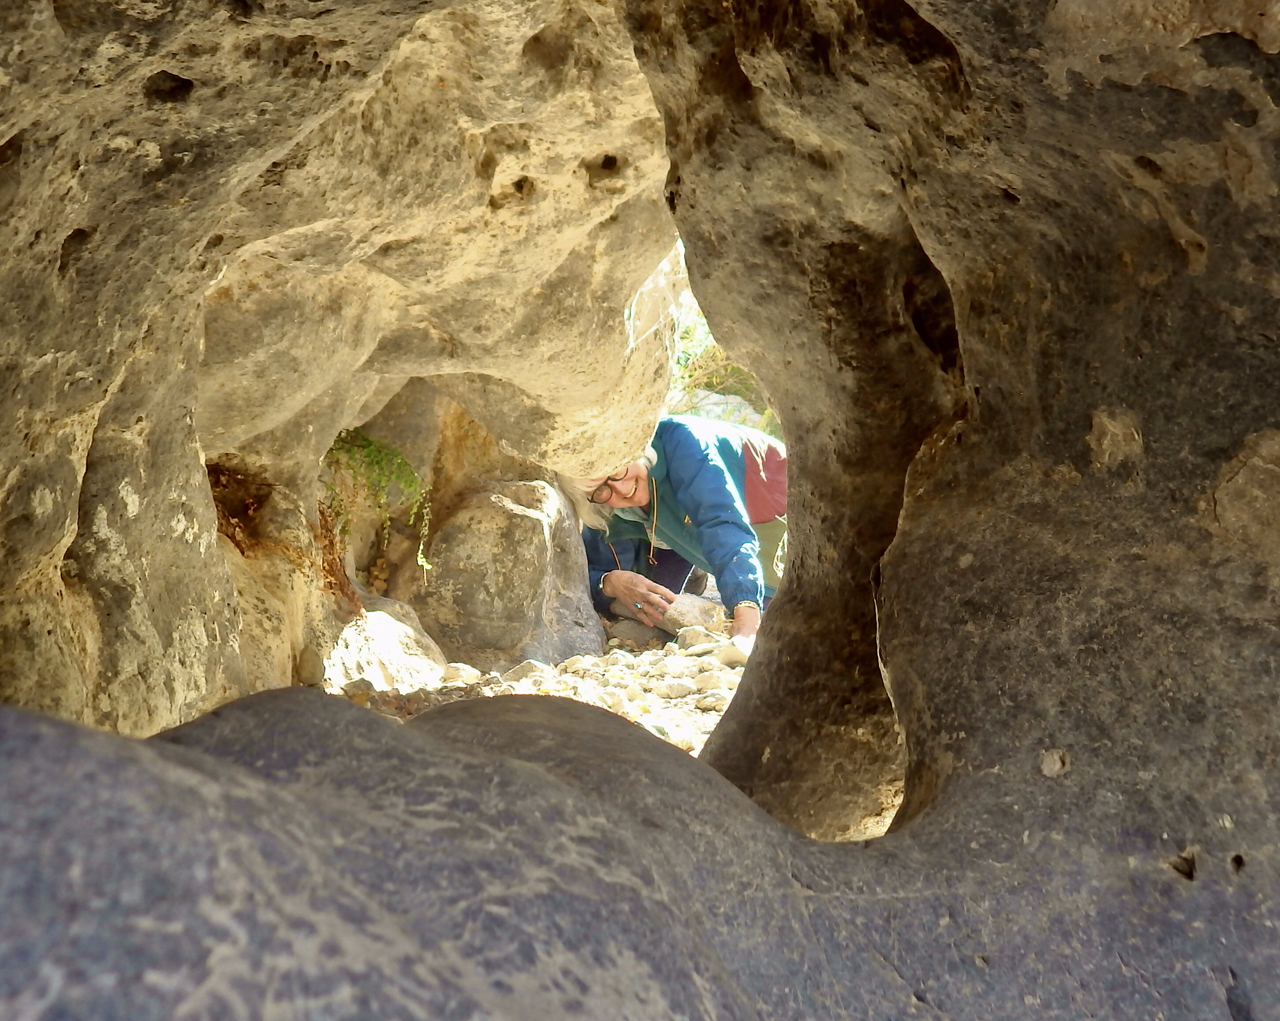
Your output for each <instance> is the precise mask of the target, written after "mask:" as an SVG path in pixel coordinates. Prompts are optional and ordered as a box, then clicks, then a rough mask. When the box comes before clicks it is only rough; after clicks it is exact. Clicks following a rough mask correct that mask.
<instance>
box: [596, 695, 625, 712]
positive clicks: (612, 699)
mask: <svg viewBox="0 0 1280 1021" xmlns="http://www.w3.org/2000/svg"><path fill="white" fill-rule="evenodd" d="M600 701H601V703H602V704H603V705H604V707H605V708H606V709H608V710H609V712H611V713H617V714H619V715H621V714H622V710H623V709H625V708H626V705H625V704H624V702H623V700H622V696H621V695H619V694H618V693H617V692H616V691H612V690H605V691H603V692H601V693H600Z"/></svg>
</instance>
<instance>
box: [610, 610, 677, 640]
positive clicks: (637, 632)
mask: <svg viewBox="0 0 1280 1021" xmlns="http://www.w3.org/2000/svg"><path fill="white" fill-rule="evenodd" d="M605 630H606V633H608V634H609V636H610V637H612V638H619V639H621V640H622V641H624V642H635V643H636V644H638V645H647V644H648V643H649V642H653V641H665V640H666V638H667V632H666V631H663V630H662V629H661V628H656V627H649V626H648V625H645V624H642V623H640V621H638V620H629V619H627V618H625V617H624V618H623V619H621V620H617V621H615V622H614V623H612V624H610V625H609V626H608V627H607V628H606V629H605Z"/></svg>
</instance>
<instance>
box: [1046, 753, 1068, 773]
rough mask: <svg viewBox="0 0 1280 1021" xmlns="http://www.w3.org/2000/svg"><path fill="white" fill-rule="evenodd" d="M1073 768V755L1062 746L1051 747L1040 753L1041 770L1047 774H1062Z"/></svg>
mask: <svg viewBox="0 0 1280 1021" xmlns="http://www.w3.org/2000/svg"><path fill="white" fill-rule="evenodd" d="M1070 768H1071V756H1070V755H1068V754H1067V752H1066V751H1065V750H1064V749H1062V748H1050V749H1049V750H1048V751H1047V752H1043V753H1042V754H1041V755H1040V772H1041V773H1043V774H1044V775H1045V776H1062V774H1063V773H1065V772H1066V771H1067V770H1069V769H1070Z"/></svg>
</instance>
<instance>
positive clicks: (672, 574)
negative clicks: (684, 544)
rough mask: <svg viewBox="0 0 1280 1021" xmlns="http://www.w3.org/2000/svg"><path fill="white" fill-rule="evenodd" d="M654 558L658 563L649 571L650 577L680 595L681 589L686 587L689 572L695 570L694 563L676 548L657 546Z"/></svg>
mask: <svg viewBox="0 0 1280 1021" xmlns="http://www.w3.org/2000/svg"><path fill="white" fill-rule="evenodd" d="M653 559H654V560H656V561H657V563H656V564H655V565H653V567H652V569H651V571H650V573H649V577H650V579H651V580H653V581H656V582H657V583H658V584H659V585H661V586H663V587H664V588H669V589H670V590H671V591H672V592H674V593H675V594H676V595H679V594H680V590H681V589H683V588H684V583H685V582H686V581H688V580H689V572H690V571H692V570H693V564H691V563H689V561H687V560H685V558H684V557H682V556H681V555H680V554H679V553H677V552H676V551H675V550H669V549H657V548H655V549H654V551H653Z"/></svg>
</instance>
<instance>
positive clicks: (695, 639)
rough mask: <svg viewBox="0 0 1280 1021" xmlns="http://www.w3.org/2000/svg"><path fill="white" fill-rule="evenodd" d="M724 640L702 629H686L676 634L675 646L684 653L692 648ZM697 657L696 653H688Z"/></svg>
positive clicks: (696, 627) (694, 627)
mask: <svg viewBox="0 0 1280 1021" xmlns="http://www.w3.org/2000/svg"><path fill="white" fill-rule="evenodd" d="M723 640H724V639H723V638H722V637H721V636H720V635H717V634H715V633H714V632H712V631H708V630H707V629H706V628H704V627H698V626H696V625H695V626H693V627H686V628H681V629H680V630H679V631H677V632H676V644H677V645H679V646H680V648H682V649H684V650H685V651H689V649H690V648H691V647H692V646H696V645H705V644H707V643H709V642H721V641H723ZM689 654H690V655H697V653H692V652H690V653H689Z"/></svg>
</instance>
